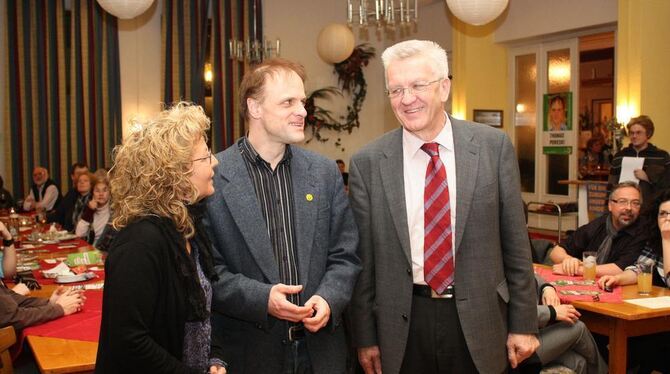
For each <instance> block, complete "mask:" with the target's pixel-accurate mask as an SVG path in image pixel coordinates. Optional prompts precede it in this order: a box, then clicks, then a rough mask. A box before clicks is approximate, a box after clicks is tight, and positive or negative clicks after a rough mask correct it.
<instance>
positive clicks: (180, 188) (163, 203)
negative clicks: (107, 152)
mask: <svg viewBox="0 0 670 374" xmlns="http://www.w3.org/2000/svg"><path fill="white" fill-rule="evenodd" d="M133 125H134V126H133V129H132V130H131V133H130V134H129V135H128V136H127V137H126V138H125V139H124V141H123V144H121V145H118V146H116V147H115V148H114V151H113V162H114V166H112V168H111V170H110V171H109V175H110V185H111V194H112V211H113V212H114V213H113V214H114V216H113V219H112V225H113V226H114V228H115V229H117V230H120V229H121V228H123V227H125V226H127V225H129V224H130V223H132V222H133V221H135V220H137V219H139V218H141V217H145V216H151V215H153V216H160V217H167V218H169V219H171V220H172V221H173V222H174V224H175V226H176V227H177V231H179V232H181V233H183V234H184V236H185V237H186V238H191V237H193V235H194V232H195V229H194V225H193V220H192V219H191V217H190V215H189V213H188V208H187V206H188V205H190V204H193V203H195V202H196V201H197V197H198V190H197V188H196V187H195V185H194V184H193V183H192V182H191V181H190V179H189V177H190V176H191V174H192V173H193V151H194V147H195V144H196V142H198V141H199V140H200V139H205V141H207V134H206V131H207V130H208V129H209V126H210V121H209V118H207V115H206V114H205V112H204V110H203V109H202V107H200V106H197V105H195V104H191V103H187V102H180V103H177V104H175V105H174V106H172V107H171V108H168V109H165V110H163V111H162V112H160V113H159V114H158V115H157V116H156V118H154V119H152V120H149V121H147V122H144V123H140V122H135V123H134V124H133Z"/></svg>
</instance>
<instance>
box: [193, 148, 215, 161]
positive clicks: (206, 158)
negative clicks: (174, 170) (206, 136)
mask: <svg viewBox="0 0 670 374" xmlns="http://www.w3.org/2000/svg"><path fill="white" fill-rule="evenodd" d="M205 160H209V164H210V165H211V164H212V150H211V149H209V148H207V156H205V157H200V158H196V159H193V162H198V161H205Z"/></svg>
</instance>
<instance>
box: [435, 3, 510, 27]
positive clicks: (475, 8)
mask: <svg viewBox="0 0 670 374" xmlns="http://www.w3.org/2000/svg"><path fill="white" fill-rule="evenodd" d="M508 2H509V0H447V6H448V7H449V10H450V11H451V13H453V14H454V15H455V16H456V18H458V19H460V20H461V21H463V22H465V23H468V24H471V25H475V26H481V25H485V24H487V23H489V22H491V21H493V20H494V19H496V18H498V16H499V15H500V14H502V12H503V11H504V10H505V8H507V3H508Z"/></svg>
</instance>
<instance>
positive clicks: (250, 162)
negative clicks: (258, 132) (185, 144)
mask: <svg viewBox="0 0 670 374" xmlns="http://www.w3.org/2000/svg"><path fill="white" fill-rule="evenodd" d="M237 145H238V147H239V149H240V153H241V154H242V159H244V164H245V165H246V167H247V171H249V175H250V176H251V181H252V183H253V185H254V190H255V191H256V197H258V202H259V204H260V207H261V211H262V212H263V218H264V219H265V223H266V225H267V229H268V235H269V236H270V242H271V243H272V249H273V250H274V255H275V260H276V261H277V266H278V267H279V278H280V280H281V282H282V283H284V284H288V285H298V284H300V280H299V279H298V259H297V257H296V252H297V251H296V238H295V220H294V211H295V207H294V202H293V184H292V182H291V148H290V147H289V146H288V145H287V146H286V151H285V152H284V158H282V160H281V161H280V162H279V164H277V167H276V168H275V170H272V167H271V166H270V164H269V163H268V162H267V161H265V160H263V159H262V158H261V156H260V155H259V154H258V153H257V152H256V150H254V148H253V146H252V145H251V143H249V141H248V139H247V138H246V137H243V138H241V139H240V140H239V141H238V143H237ZM288 300H289V301H290V302H292V303H293V304H296V305H300V304H301V303H300V295H299V294H289V295H288Z"/></svg>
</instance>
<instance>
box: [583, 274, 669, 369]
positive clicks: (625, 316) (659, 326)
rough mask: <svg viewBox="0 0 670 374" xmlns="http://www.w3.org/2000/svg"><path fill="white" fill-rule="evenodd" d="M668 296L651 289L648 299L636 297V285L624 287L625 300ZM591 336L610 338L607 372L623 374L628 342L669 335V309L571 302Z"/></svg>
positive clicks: (665, 290) (661, 291) (656, 289)
mask: <svg viewBox="0 0 670 374" xmlns="http://www.w3.org/2000/svg"><path fill="white" fill-rule="evenodd" d="M655 296H670V290H669V289H667V288H661V287H653V290H652V293H651V295H649V296H641V295H638V293H637V285H630V286H624V288H623V298H624V299H638V298H644V297H655ZM572 305H574V307H575V308H577V309H579V311H580V312H581V313H582V316H581V318H580V319H581V320H582V321H583V322H584V323H585V324H586V326H588V328H589V330H591V331H592V332H595V333H598V334H602V335H605V336H609V372H610V373H615V374H616V373H625V372H626V353H627V349H628V338H629V337H633V336H640V335H648V334H653V333H656V332H662V331H670V308H663V309H649V308H644V307H641V306H637V305H634V304H629V303H625V302H624V303H620V304H615V303H597V302H587V301H574V302H572Z"/></svg>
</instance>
